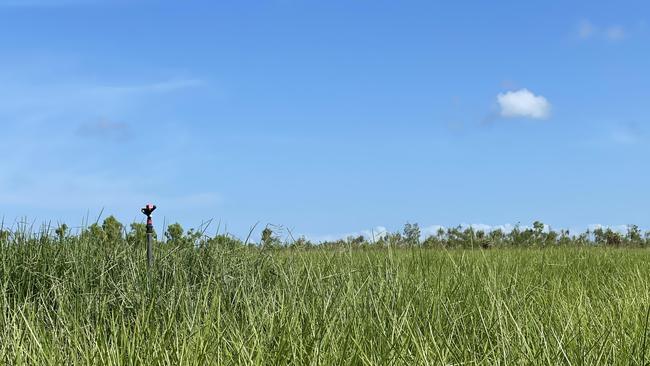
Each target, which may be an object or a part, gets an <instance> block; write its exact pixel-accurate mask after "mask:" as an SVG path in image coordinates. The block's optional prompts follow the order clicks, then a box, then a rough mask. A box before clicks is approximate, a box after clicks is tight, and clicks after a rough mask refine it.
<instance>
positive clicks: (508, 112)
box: [497, 89, 551, 119]
mask: <svg viewBox="0 0 650 366" xmlns="http://www.w3.org/2000/svg"><path fill="white" fill-rule="evenodd" d="M497 102H498V103H499V107H500V108H501V116H503V117H524V118H534V119H544V118H547V117H548V116H549V115H550V112H551V104H550V103H549V102H548V100H547V99H546V98H544V97H543V96H541V95H535V94H533V93H532V92H531V91H529V90H528V89H520V90H517V91H509V92H507V93H499V95H497Z"/></svg>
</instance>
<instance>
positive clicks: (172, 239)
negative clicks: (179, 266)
mask: <svg viewBox="0 0 650 366" xmlns="http://www.w3.org/2000/svg"><path fill="white" fill-rule="evenodd" d="M165 239H166V240H167V243H171V244H174V243H176V244H178V243H180V242H181V240H182V239H183V227H182V226H181V224H179V223H173V224H171V225H169V226H167V231H165Z"/></svg>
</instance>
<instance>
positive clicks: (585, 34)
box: [578, 20, 596, 39]
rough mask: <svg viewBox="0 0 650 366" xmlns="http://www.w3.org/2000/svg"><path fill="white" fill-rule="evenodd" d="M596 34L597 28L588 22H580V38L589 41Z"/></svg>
mask: <svg viewBox="0 0 650 366" xmlns="http://www.w3.org/2000/svg"><path fill="white" fill-rule="evenodd" d="M594 33H596V27H594V25H593V24H591V22H590V21H588V20H582V21H580V24H578V38H580V39H587V38H590V37H591V36H593V35H594Z"/></svg>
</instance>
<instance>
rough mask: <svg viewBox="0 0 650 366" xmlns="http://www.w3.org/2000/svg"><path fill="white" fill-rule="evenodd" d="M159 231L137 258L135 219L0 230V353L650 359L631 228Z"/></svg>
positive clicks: (409, 361)
mask: <svg viewBox="0 0 650 366" xmlns="http://www.w3.org/2000/svg"><path fill="white" fill-rule="evenodd" d="M163 237H164V241H159V242H157V244H156V252H155V254H156V261H155V263H154V266H153V267H152V268H151V269H147V266H146V260H145V252H144V225H142V224H132V225H131V226H130V231H129V232H128V233H126V232H125V227H124V226H123V225H122V224H120V223H119V222H117V220H114V219H113V218H108V219H106V220H105V221H104V223H103V224H102V225H100V224H95V225H90V226H89V227H87V228H85V229H83V230H81V232H79V233H75V234H72V233H71V230H70V228H68V227H66V226H63V225H62V226H60V227H58V228H56V229H54V230H52V232H51V233H50V230H44V231H43V232H42V233H39V234H30V233H28V232H27V231H26V230H24V229H23V228H18V229H14V230H11V231H8V230H0V246H1V248H0V249H1V250H0V256H1V258H0V311H1V312H0V357H1V359H0V363H1V364H11V365H20V364H32V365H35V364H38V365H47V364H50V365H60V364H120V365H121V364H183V365H185V364H191V365H205V364H233V363H234V364H269V365H277V364H298V365H303V364H304V365H307V364H322V365H330V364H355V365H356V364H368V365H371V364H372V365H384V364H403V365H419V364H430V365H439V364H484V365H493V364H548V365H557V364H585V365H595V364H607V365H609V364H625V365H628V364H637V365H643V364H647V363H648V362H649V360H650V351H648V348H650V346H649V345H648V344H649V343H650V339H648V336H649V334H648V333H649V330H648V316H649V315H650V307H649V304H650V288H649V285H650V271H649V270H650V264H649V263H650V252H648V251H646V250H645V249H642V247H645V246H646V245H647V244H648V238H647V235H646V236H643V235H641V233H640V232H639V230H638V228H636V227H631V228H630V230H629V232H628V234H627V235H620V234H617V233H613V232H611V231H607V230H600V231H599V232H594V233H589V234H583V235H579V236H577V237H570V236H569V234H568V233H566V232H561V233H553V232H549V231H545V230H544V226H543V225H541V224H539V223H537V224H536V225H534V227H533V228H532V229H521V230H520V229H517V230H515V231H513V233H502V232H500V233H498V234H495V232H490V233H482V232H476V231H473V230H461V229H451V230H447V231H444V230H441V232H440V233H438V235H434V236H432V237H429V238H425V240H420V229H419V228H418V227H417V225H415V224H412V225H407V226H406V227H405V230H404V232H403V233H399V234H390V235H387V236H382V237H381V238H379V239H377V240H375V242H373V243H370V242H368V241H367V240H366V239H365V238H350V239H348V240H343V241H339V242H330V243H323V244H322V245H313V244H311V243H309V241H307V240H306V239H304V238H299V239H297V240H295V241H292V242H291V243H282V241H281V240H280V239H279V238H277V237H276V236H275V235H274V233H273V231H272V230H271V228H268V230H265V231H264V234H263V238H261V243H260V245H245V243H242V242H241V241H239V240H236V239H233V238H231V237H229V236H226V235H217V236H216V237H212V238H209V237H206V236H204V235H203V234H202V233H201V232H200V231H194V230H189V231H187V232H185V231H184V230H183V228H182V227H180V225H170V226H169V228H168V229H167V230H165V233H164V235H163ZM617 247H620V248H617ZM623 247H624V248H623ZM463 248H474V250H466V249H463ZM486 248H489V249H486Z"/></svg>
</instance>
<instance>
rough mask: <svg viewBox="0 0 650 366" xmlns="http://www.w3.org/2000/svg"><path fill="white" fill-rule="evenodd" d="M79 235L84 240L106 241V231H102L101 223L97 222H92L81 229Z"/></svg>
mask: <svg viewBox="0 0 650 366" xmlns="http://www.w3.org/2000/svg"><path fill="white" fill-rule="evenodd" d="M81 237H82V238H83V239H85V240H91V241H93V242H102V243H103V242H105V241H106V233H104V229H103V228H102V227H101V225H99V224H97V223H94V224H92V225H90V226H88V228H86V229H85V230H83V231H82V233H81Z"/></svg>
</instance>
